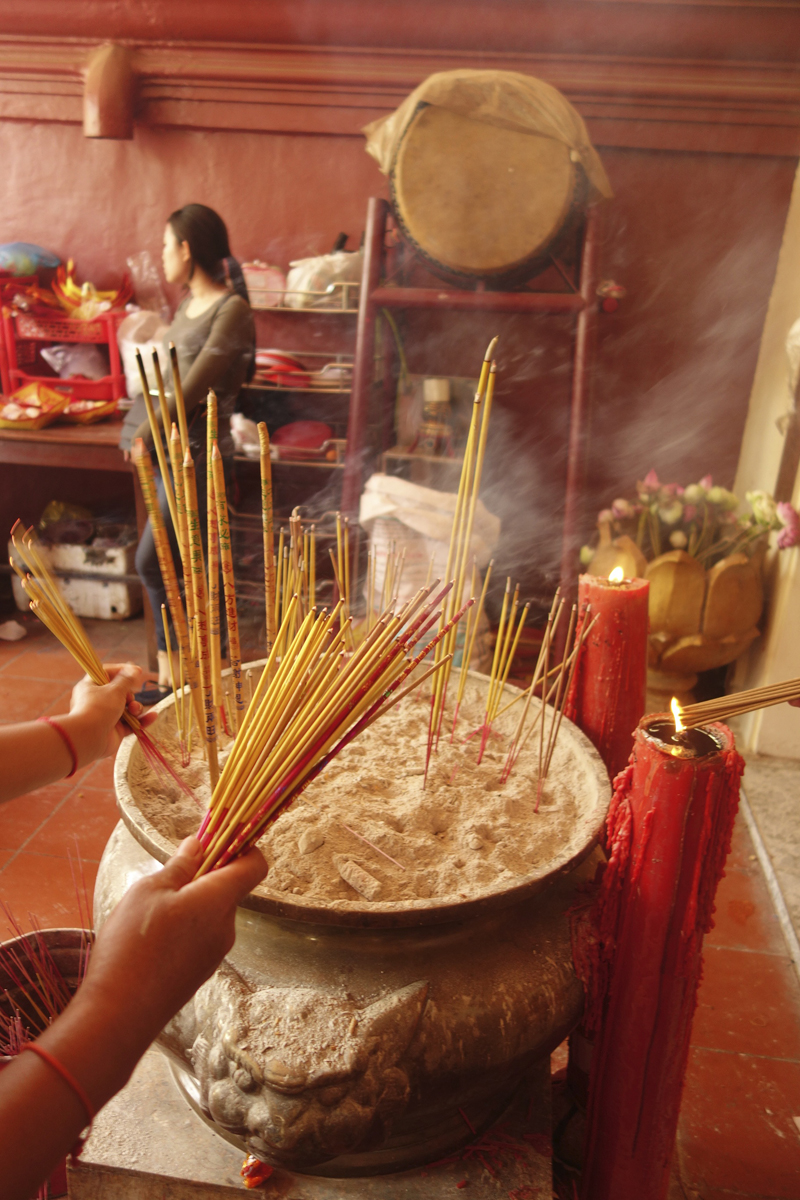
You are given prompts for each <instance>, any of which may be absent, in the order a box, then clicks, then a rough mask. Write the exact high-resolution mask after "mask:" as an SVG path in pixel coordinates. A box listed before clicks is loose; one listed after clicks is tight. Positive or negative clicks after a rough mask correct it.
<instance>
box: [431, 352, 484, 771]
mask: <svg viewBox="0 0 800 1200" xmlns="http://www.w3.org/2000/svg"><path fill="white" fill-rule="evenodd" d="M497 341H498V339H497V338H496V337H495V338H492V340H491V342H490V343H489V346H488V348H487V350H486V354H485V355H484V360H483V366H482V368H481V374H480V379H479V381H478V389H477V391H476V393H475V402H474V404H473V406H472V417H471V420H470V425H469V433H468V435H467V444H466V448H465V450H464V462H463V466H462V468H461V479H460V481H459V485H458V495H457V497H456V506H455V511H454V513H453V527H452V532H451V535H450V547H449V550H448V554H447V570H446V572H445V577H446V578H447V579H453V580H454V583H455V586H454V589H453V592H452V595H451V598H450V602H449V604H448V605H447V606H446V610H445V609H443V610H442V616H441V621H440V632H441V630H442V629H443V628H444V626H445V624H448V623H449V622H450V621H451V618H452V615H453V613H454V612H455V609H456V607H457V606H458V605H459V604H460V603H461V599H462V595H463V591H464V584H465V582H466V572H467V562H468V559H469V552H470V544H471V542H472V529H473V525H474V521H475V510H476V507H477V504H478V494H479V492H480V486H481V474H482V472H483V462H484V458H485V455H486V439H487V436H488V433H489V417H490V416H491V411H492V400H493V397H494V387H495V380H496V372H497V368H496V365H495V363H494V361H493V359H492V355H493V354H494V349H495V346H496V345H497ZM456 636H457V629H456V626H455V624H452V625H451V628H450V633H449V634H448V635H447V637H442V639H441V641H440V642H439V645H438V646H437V650H436V662H437V663H438V662H441V661H443V660H444V659H445V658H447V659H448V662H447V663H446V665H445V666H444V667H443V669H442V670H441V671H438V672H437V673H436V676H435V679H434V682H433V692H432V696H431V712H430V719H429V725H428V749H427V754H426V756H425V775H424V781H427V777H428V769H429V767H430V760H431V753H432V751H433V750H435V749H436V748H437V747H438V743H439V736H440V734H441V729H442V720H443V718H444V707H445V700H446V698H447V684H448V681H449V678H450V664H451V663H452V661H453V653H454V651H455V646H456Z"/></svg>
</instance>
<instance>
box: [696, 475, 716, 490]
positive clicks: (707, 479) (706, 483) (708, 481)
mask: <svg viewBox="0 0 800 1200" xmlns="http://www.w3.org/2000/svg"><path fill="white" fill-rule="evenodd" d="M713 483H714V480H713V478H712V477H711V475H704V476H703V478H702V479H701V480H700V483H699V484H698V487H701V488H703V489H704V491H706V492H707V491H708V489H709V488H710V487H712V486H713Z"/></svg>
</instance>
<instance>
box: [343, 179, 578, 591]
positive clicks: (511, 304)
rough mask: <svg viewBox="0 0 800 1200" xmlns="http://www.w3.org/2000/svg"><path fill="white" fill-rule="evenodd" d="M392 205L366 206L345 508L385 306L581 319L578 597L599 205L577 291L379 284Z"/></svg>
mask: <svg viewBox="0 0 800 1200" xmlns="http://www.w3.org/2000/svg"><path fill="white" fill-rule="evenodd" d="M388 214H389V205H388V203H387V201H386V200H381V199H378V198H377V197H374V196H373V197H371V199H370V201H369V205H368V208H367V227H366V234H365V241H364V268H363V275H362V281H361V297H360V303H359V310H358V327H357V332H356V348H355V361H354V366H353V389H352V394H351V401H350V416H349V422H348V427H347V457H346V460H345V467H344V473H343V474H344V478H343V482H342V509H343V510H344V512H347V513H350V514H357V513H358V503H359V497H360V495H361V488H362V482H363V479H362V476H363V469H364V464H365V461H366V458H367V454H366V449H367V447H366V446H365V441H366V436H365V435H366V428H367V419H368V413H369V407H370V391H371V386H372V379H373V372H374V345H375V319H376V316H377V313H378V311H379V310H380V309H381V308H388V309H395V308H422V309H451V310H454V311H460V312H474V311H484V312H503V313H526V312H527V313H553V314H561V315H563V314H565V313H574V314H575V318H576V319H575V334H574V352H573V372H572V392H571V401H570V424H569V439H568V444H567V473H566V481H565V503H564V525H563V530H562V537H561V588H562V594H563V595H565V596H568V597H572V596H574V595H575V594H576V590H577V576H578V547H579V544H580V530H579V526H578V521H579V514H580V511H581V503H580V502H581V495H582V492H583V476H584V457H585V443H586V426H587V417H588V407H589V381H590V378H591V363H592V355H593V350H594V338H595V330H596V325H597V312H598V305H599V299H598V295H597V284H598V279H597V258H598V249H597V248H598V240H599V239H598V206H597V205H595V206H593V207H591V208H589V209H588V211H587V216H586V222H585V226H584V233H583V247H582V251H581V262H580V277H579V284H578V290H577V291H574V292H526V291H519V292H494V291H461V290H458V289H447V288H446V287H445V286H441V287H435V288H421V287H419V288H418V287H394V286H393V287H385V286H381V276H382V274H383V268H384V261H385V243H386V218H387V216H388Z"/></svg>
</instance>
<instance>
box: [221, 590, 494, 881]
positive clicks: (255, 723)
mask: <svg viewBox="0 0 800 1200" xmlns="http://www.w3.org/2000/svg"><path fill="white" fill-rule="evenodd" d="M438 586H439V581H438V580H437V581H436V583H435V584H433V585H431V586H429V587H427V588H421V589H420V591H419V592H418V593H417V595H416V596H415V597H414V598H413V599H412V600H410V601H409V602H408V603H406V604H403V605H401V606H398V608H397V609H396V610H395V609H394V608H389V609H387V610H386V611H384V612H383V613H381V615H380V616H379V618H378V621H377V622H376V624H375V626H374V627H373V629H372V630H371V632H370V633H369V635H368V636H367V637H366V638H365V639H364V641H363V642H362V643H361V644H360V645H359V646H358V647H357V648H356V649H355V650H354V651H353V652H352V654H350V655H347V654H346V653H345V647H346V641H347V625H348V622H345V624H344V625H341V624H340V622H339V617H340V614H341V612H342V609H343V607H344V599H343V598H340V599H339V601H338V603H337V604H336V606H335V607H334V608H333V610H332V611H331V612H330V613H328V612H327V611H323V612H321V613H318V612H317V611H316V609H315V608H312V609H311V610H310V611H309V613H308V614H307V615H306V617H305V618H304V619H303V620H302V622H301V623H300V625H299V627H298V628H297V632H296V633H295V634H294V636H293V637H292V638H291V640H289V638H288V631H289V629H291V628H293V623H294V619H295V610H296V608H297V605H298V597H297V595H296V594H295V595H294V596H293V597H292V599H291V601H290V602H289V606H288V609H287V612H286V615H285V616H284V619H283V622H282V626H281V629H280V630H279V632H278V636H277V639H276V643H275V646H273V649H272V652H271V654H270V657H269V659H268V660H267V663H266V665H265V667H264V670H263V672H262V675H261V680H260V682H259V684H258V686H257V688H256V691H255V694H254V696H253V699H252V701H251V703H250V705H249V707H248V710H247V712H246V714H245V716H244V720H243V721H242V724H241V727H240V729H239V733H238V735H237V737H236V739H235V741H234V743H233V747H232V749H231V753H230V756H229V758H228V760H227V762H226V763H225V767H224V769H223V771H222V774H221V776H220V778H219V782H218V784H217V786H216V787H215V788H214V792H213V795H212V798H211V806H210V808H209V810H208V813H207V814H206V817H205V819H204V821H203V823H202V825H201V827H200V831H199V833H198V837H199V838H200V841H201V844H202V846H203V849H204V852H205V853H204V858H203V863H202V866H201V868H200V870H199V872H198V873H199V874H204V873H205V872H207V871H209V870H212V869H213V868H214V867H217V866H222V865H224V864H225V863H226V862H229V861H230V860H231V859H232V858H233V857H235V856H236V855H237V854H239V853H242V852H243V851H244V850H246V849H248V848H249V847H250V846H251V845H253V844H254V843H255V842H256V841H257V840H258V838H259V837H260V836H261V834H262V833H263V832H264V829H265V827H266V826H267V824H268V823H269V822H270V821H272V820H273V819H274V818H275V816H276V815H277V813H278V812H279V810H280V809H281V808H282V807H284V806H285V805H286V804H289V803H290V802H291V801H292V800H293V799H294V798H295V797H296V796H297V795H298V794H299V793H300V792H301V791H302V790H303V789H304V788H305V787H307V786H308V784H309V783H310V782H311V781H312V779H314V778H315V777H316V776H317V775H318V774H319V772H320V771H321V770H322V769H323V768H324V767H325V766H326V765H327V763H329V762H330V761H331V759H333V758H334V757H335V756H336V755H337V754H338V753H339V752H340V751H341V750H343V749H344V747H345V746H346V745H348V744H349V743H350V742H351V741H352V740H353V738H355V737H357V736H358V734H359V733H361V732H362V730H364V729H366V728H367V726H368V725H370V724H372V722H373V721H375V720H376V719H377V718H378V717H379V716H383V715H384V714H386V713H387V712H388V711H389V710H390V709H391V708H393V707H394V705H395V704H397V703H399V702H400V700H402V699H403V697H404V696H406V695H407V694H408V693H409V692H411V691H413V690H414V689H416V688H417V687H419V685H420V684H421V683H423V682H424V680H425V679H427V678H429V677H431V676H434V675H436V674H438V673H440V672H441V671H442V670H445V669H446V668H447V666H448V665H449V663H450V661H451V660H450V658H449V657H447V656H445V657H444V658H438V659H437V660H436V661H435V662H434V665H433V666H431V667H429V668H428V669H427V670H425V671H424V672H423V674H422V675H421V676H419V677H417V678H415V679H414V680H413V681H411V682H410V683H409V684H408V686H407V687H405V688H404V689H402V690H399V689H400V688H401V685H402V684H403V683H405V682H406V681H407V680H409V679H410V677H411V675H412V673H413V672H414V671H415V670H416V669H417V668H418V667H419V666H420V664H421V663H422V661H423V659H424V658H425V656H426V655H427V654H429V653H431V651H433V650H435V649H436V648H437V647H438V646H439V645H441V643H442V641H443V640H444V638H446V637H447V636H448V634H449V633H450V631H451V630H452V629H453V628H454V627H455V625H456V624H457V622H458V621H459V620H460V619H461V617H462V616H463V614H464V613H465V612H466V611H467V610H468V609H469V607H470V605H471V604H472V601H471V600H469V601H467V603H466V604H465V605H464V606H463V607H462V608H461V609H459V610H457V611H456V612H454V613H453V615H452V617H450V619H449V620H447V621H445V623H444V624H443V625H440V628H439V631H438V633H436V634H435V636H434V637H432V638H431V639H430V640H427V635H428V633H429V631H430V630H431V628H432V627H433V626H434V625H435V624H436V622H437V620H438V619H439V618H440V615H441V612H442V611H443V607H444V603H445V602H446V600H447V597H448V595H449V594H450V593H451V592H452V588H453V584H452V582H451V583H449V584H447V585H446V586H445V587H443V588H441V590H439V592H438V594H436V595H435V596H434V597H433V598H431V594H432V592H434V591H435V590H436V588H437V587H438ZM438 606H440V607H438ZM282 640H286V641H287V648H286V650H285V652H284V653H283V654H282V655H281V658H280V662H278V656H277V653H276V650H277V646H278V645H279V644H280V643H281V641H282ZM420 643H423V645H422V649H421V650H419V651H418V652H417V653H415V651H416V648H417V646H418V645H419V644H420Z"/></svg>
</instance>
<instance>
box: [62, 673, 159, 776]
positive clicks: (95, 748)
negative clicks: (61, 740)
mask: <svg viewBox="0 0 800 1200" xmlns="http://www.w3.org/2000/svg"><path fill="white" fill-rule="evenodd" d="M103 669H104V670H105V671H106V673H107V674H108V677H109V680H110V682H109V683H107V684H105V685H103V686H99V685H98V684H96V683H92V681H91V679H90V678H89V676H88V675H85V676H84V677H83V679H82V680H81V681H80V683H76V684H75V687H74V688H73V689H72V698H71V700H70V705H69V712H70V717H69V729H70V733H71V734H72V733H73V732H75V733H76V734H77V737H75V736H73V742H74V743H75V746H76V749H77V751H78V761H79V762H80V765H81V766H84V765H85V764H86V763H87V762H91V761H92V759H95V758H104V757H105V756H106V755H108V754H116V752H117V750H118V749H119V744H120V742H121V741H122V739H123V738H124V737H125V736H126V734H129V733H130V732H131V728H130V726H129V725H126V724H125V723H124V721H123V720H122V714H123V713H124V712H125V710H126V709H127V711H128V712H129V713H130V714H131V715H132V716H134V717H138V716H139V715H140V713H141V712H142V711H143V710H142V706H141V704H138V703H137V702H136V701H135V700H134V698H133V694H134V692H136V691H138V690H139V688H140V687H141V686H142V679H143V673H142V670H141V667H137V666H136V665H135V664H134V663H104V664H103ZM157 715H158V714H157V713H148V715H147V716H146V717H143V718H142V719H141V723H142V725H149V724H151V723H152V722H153V721H154V720H155V719H156V717H157ZM73 726H74V730H73Z"/></svg>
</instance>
